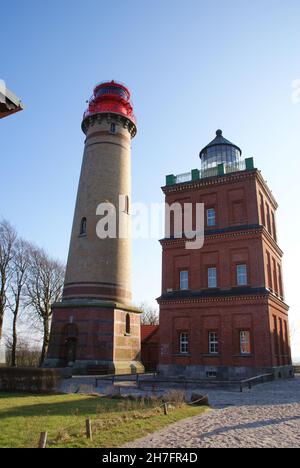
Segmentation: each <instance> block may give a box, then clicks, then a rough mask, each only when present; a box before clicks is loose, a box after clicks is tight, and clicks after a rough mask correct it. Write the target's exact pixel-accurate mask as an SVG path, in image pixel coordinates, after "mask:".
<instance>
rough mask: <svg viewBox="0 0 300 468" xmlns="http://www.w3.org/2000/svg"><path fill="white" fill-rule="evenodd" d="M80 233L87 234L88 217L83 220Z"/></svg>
mask: <svg viewBox="0 0 300 468" xmlns="http://www.w3.org/2000/svg"><path fill="white" fill-rule="evenodd" d="M79 233H80V235H81V236H86V218H82V220H81V223H80V231H79Z"/></svg>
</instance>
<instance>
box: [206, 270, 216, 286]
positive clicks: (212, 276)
mask: <svg viewBox="0 0 300 468" xmlns="http://www.w3.org/2000/svg"><path fill="white" fill-rule="evenodd" d="M207 286H208V287H209V288H216V287H217V268H216V267H210V268H208V269H207Z"/></svg>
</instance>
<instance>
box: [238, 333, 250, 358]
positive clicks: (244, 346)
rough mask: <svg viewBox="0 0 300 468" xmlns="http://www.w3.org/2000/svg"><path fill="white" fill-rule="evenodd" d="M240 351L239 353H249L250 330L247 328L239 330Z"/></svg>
mask: <svg viewBox="0 0 300 468" xmlns="http://www.w3.org/2000/svg"><path fill="white" fill-rule="evenodd" d="M240 352H241V354H250V353H251V346H250V332H249V331H247V330H241V331H240Z"/></svg>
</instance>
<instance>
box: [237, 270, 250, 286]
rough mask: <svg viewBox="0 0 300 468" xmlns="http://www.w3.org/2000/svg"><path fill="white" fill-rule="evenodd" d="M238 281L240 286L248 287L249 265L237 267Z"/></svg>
mask: <svg viewBox="0 0 300 468" xmlns="http://www.w3.org/2000/svg"><path fill="white" fill-rule="evenodd" d="M236 279H237V285H238V286H246V285H247V284H248V275H247V265H237V266H236Z"/></svg>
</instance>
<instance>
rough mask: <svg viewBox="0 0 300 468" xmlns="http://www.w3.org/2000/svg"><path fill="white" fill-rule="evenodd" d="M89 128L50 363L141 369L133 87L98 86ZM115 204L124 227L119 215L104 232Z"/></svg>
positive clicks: (85, 125) (88, 118)
mask: <svg viewBox="0 0 300 468" xmlns="http://www.w3.org/2000/svg"><path fill="white" fill-rule="evenodd" d="M82 130H83V132H84V133H85V135H86V139H85V148H84V155H83V162H82V168H81V175H80V180H79V186H78V193H77V200H76V207H75V213H74V221H73V228H72V235H71V240H70V248H69V256H68V263H67V270H66V277H65V285H64V292H63V300H62V302H61V303H59V304H54V305H53V320H52V328H51V338H50V345H49V352H48V356H47V360H46V362H45V366H72V367H73V368H74V369H76V370H77V371H81V372H87V371H88V372H92V371H93V372H97V373H101V372H114V373H135V372H140V371H143V366H142V365H141V363H140V348H141V339H140V311H139V310H137V309H136V308H134V307H133V306H132V304H131V239H130V225H131V216H130V205H131V204H130V201H131V140H132V138H133V137H134V136H135V134H136V122H135V117H134V114H133V108H132V104H131V100H130V93H129V90H128V89H127V88H126V87H125V86H124V85H122V84H120V83H116V82H115V81H111V82H104V83H101V84H99V85H97V86H96V87H95V89H94V93H93V96H92V98H91V99H90V101H89V104H88V109H87V111H86V112H85V113H84V116H83V121H82ZM120 197H121V198H120ZM108 205H109V208H110V209H111V208H113V209H114V210H115V220H116V224H115V223H114V218H112V220H111V226H113V229H112V232H111V233H110V234H109V235H108V236H106V234H105V236H104V237H103V236H102V237H101V235H99V223H100V222H101V220H103V219H104V218H103V216H104V215H105V214H106V215H107V208H108ZM99 208H100V211H99ZM110 212H111V211H110ZM104 224H105V223H104ZM120 228H121V229H122V230H120Z"/></svg>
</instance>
